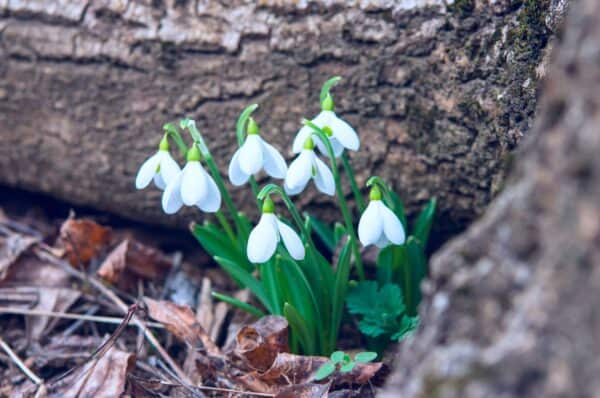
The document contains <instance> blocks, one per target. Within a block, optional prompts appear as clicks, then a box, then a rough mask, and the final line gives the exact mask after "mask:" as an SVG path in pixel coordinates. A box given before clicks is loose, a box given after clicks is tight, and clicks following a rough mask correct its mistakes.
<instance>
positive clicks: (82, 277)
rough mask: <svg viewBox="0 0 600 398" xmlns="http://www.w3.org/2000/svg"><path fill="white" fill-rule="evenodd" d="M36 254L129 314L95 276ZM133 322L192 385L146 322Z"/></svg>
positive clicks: (51, 257) (42, 251) (42, 252)
mask: <svg viewBox="0 0 600 398" xmlns="http://www.w3.org/2000/svg"><path fill="white" fill-rule="evenodd" d="M36 254H37V255H38V256H40V257H41V258H43V259H44V260H46V261H49V262H51V263H53V264H55V265H58V266H59V267H61V268H62V269H64V270H65V271H67V272H68V273H69V274H71V275H72V276H74V277H76V278H78V279H80V280H81V281H83V282H87V283H89V284H90V285H91V286H93V287H94V288H95V289H97V290H98V291H99V292H100V293H102V294H103V295H104V296H106V297H107V298H108V299H109V300H111V301H112V302H114V303H115V304H116V305H117V307H119V310H120V311H121V312H123V314H127V312H128V310H129V308H128V307H127V305H126V304H125V303H124V302H123V300H121V299H120V298H119V296H117V295H116V294H115V293H114V292H113V291H112V290H110V289H109V288H107V287H106V286H104V284H102V282H100V281H99V280H98V279H96V278H94V277H93V276H87V275H85V274H83V273H82V272H80V271H78V270H76V269H74V268H73V267H71V266H70V265H69V264H67V263H66V262H64V261H62V260H59V259H57V258H55V257H54V256H52V255H50V254H49V253H47V252H45V251H44V250H36ZM132 320H133V322H134V323H135V324H136V325H137V326H138V327H140V328H141V329H143V330H144V335H145V336H146V339H147V340H148V342H149V343H150V344H152V346H153V347H154V348H155V349H156V351H158V353H159V354H160V356H161V357H162V358H163V359H164V360H165V362H166V363H168V364H169V366H170V367H171V368H172V369H173V371H174V372H175V373H176V374H177V376H178V377H179V378H180V379H181V380H185V381H186V382H187V383H188V384H191V382H190V380H189V378H188V377H187V375H186V374H185V373H184V372H183V370H181V368H180V367H179V365H177V363H175V361H174V360H173V358H171V356H170V355H169V354H168V353H167V351H166V350H165V349H164V348H163V346H162V345H161V344H160V342H159V341H158V340H157V339H156V337H154V335H153V334H152V332H151V331H150V330H149V329H148V328H147V327H146V325H145V324H144V322H143V321H142V320H141V319H139V318H138V317H137V316H134V317H133V319H132Z"/></svg>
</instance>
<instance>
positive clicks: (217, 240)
mask: <svg viewBox="0 0 600 398" xmlns="http://www.w3.org/2000/svg"><path fill="white" fill-rule="evenodd" d="M192 234H193V235H194V237H195V238H196V239H197V240H198V242H200V244H201V245H202V247H203V248H204V250H206V251H207V252H208V254H210V255H211V256H213V257H217V256H218V257H222V258H225V259H227V260H229V261H231V262H234V263H236V264H238V266H241V267H242V268H244V269H245V270H246V271H252V270H253V269H254V266H253V265H252V263H250V261H248V258H247V257H246V255H245V254H244V253H241V252H240V249H239V247H238V246H237V245H235V244H234V243H233V242H231V240H229V239H228V238H227V234H226V233H225V232H223V231H221V230H220V229H218V228H217V227H215V226H214V225H211V224H209V225H205V226H203V225H199V224H195V225H194V226H193V227H192Z"/></svg>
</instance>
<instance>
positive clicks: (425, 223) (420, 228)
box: [413, 198, 437, 249]
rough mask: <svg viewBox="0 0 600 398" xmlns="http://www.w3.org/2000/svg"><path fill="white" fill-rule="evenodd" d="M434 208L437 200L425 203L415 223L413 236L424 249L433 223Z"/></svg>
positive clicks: (433, 199)
mask: <svg viewBox="0 0 600 398" xmlns="http://www.w3.org/2000/svg"><path fill="white" fill-rule="evenodd" d="M436 207H437V199H436V198H431V199H430V200H429V202H428V203H427V206H425V208H423V210H421V213H420V214H419V216H418V217H417V220H416V221H415V227H414V230H413V231H414V233H413V235H414V236H415V238H417V239H418V240H419V242H420V243H421V245H422V246H423V248H424V249H425V248H427V242H428V241H429V233H430V232H431V225H432V223H433V219H434V215H435V210H436Z"/></svg>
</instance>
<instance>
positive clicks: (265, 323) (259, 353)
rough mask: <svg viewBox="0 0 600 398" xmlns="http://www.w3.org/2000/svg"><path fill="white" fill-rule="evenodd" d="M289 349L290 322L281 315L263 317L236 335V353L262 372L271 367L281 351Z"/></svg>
mask: <svg viewBox="0 0 600 398" xmlns="http://www.w3.org/2000/svg"><path fill="white" fill-rule="evenodd" d="M287 351H289V347H288V323H287V321H286V320H285V318H283V317H281V316H273V315H270V316H265V317H262V318H260V319H259V320H258V321H256V322H254V323H253V324H251V325H248V326H244V327H242V328H241V329H240V330H239V332H238V333H237V335H236V345H235V354H236V355H238V356H239V357H240V358H242V359H243V360H245V362H246V364H247V365H248V366H250V367H251V368H252V369H255V370H259V371H261V372H264V371H266V370H267V369H269V367H271V365H272V364H273V361H275V358H277V355H278V354H279V353H281V352H287Z"/></svg>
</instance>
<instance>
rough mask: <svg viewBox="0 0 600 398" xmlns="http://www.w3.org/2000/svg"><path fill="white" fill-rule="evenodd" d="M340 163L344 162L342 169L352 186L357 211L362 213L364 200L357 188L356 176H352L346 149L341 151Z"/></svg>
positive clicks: (352, 171) (352, 172)
mask: <svg viewBox="0 0 600 398" xmlns="http://www.w3.org/2000/svg"><path fill="white" fill-rule="evenodd" d="M342 163H343V164H344V170H345V171H346V174H347V175H348V179H349V180H350V186H351V187H352V193H354V200H355V201H356V206H357V207H358V211H359V212H360V213H362V212H363V211H365V200H364V199H363V197H362V195H361V193H360V189H358V184H357V183H356V178H355V177H354V170H352V166H351V165H350V160H349V159H348V155H347V154H346V151H344V152H343V153H342Z"/></svg>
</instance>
